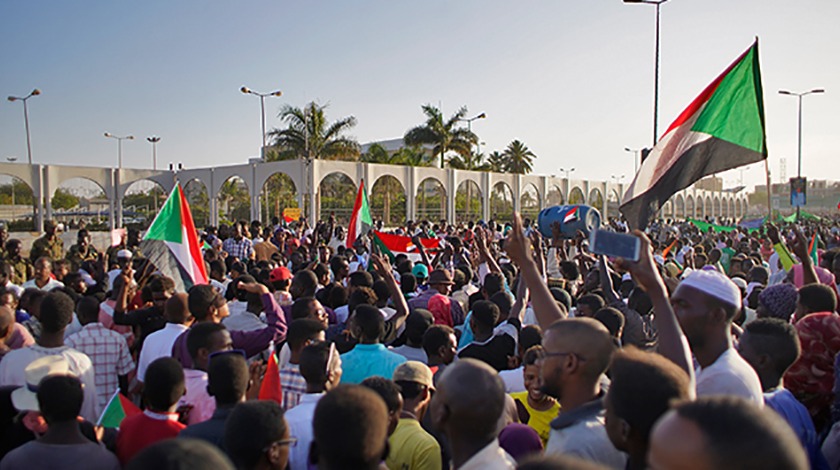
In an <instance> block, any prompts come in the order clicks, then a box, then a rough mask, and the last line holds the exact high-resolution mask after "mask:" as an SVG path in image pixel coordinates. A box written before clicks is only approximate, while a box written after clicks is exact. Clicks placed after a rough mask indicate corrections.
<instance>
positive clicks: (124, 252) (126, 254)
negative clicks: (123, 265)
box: [117, 250, 131, 259]
mask: <svg viewBox="0 0 840 470" xmlns="http://www.w3.org/2000/svg"><path fill="white" fill-rule="evenodd" d="M117 258H128V259H131V251H130V250H120V251H118V252H117Z"/></svg>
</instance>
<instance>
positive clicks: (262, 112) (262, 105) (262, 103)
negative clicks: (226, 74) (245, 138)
mask: <svg viewBox="0 0 840 470" xmlns="http://www.w3.org/2000/svg"><path fill="white" fill-rule="evenodd" d="M239 91H241V92H242V93H245V94H246V95H256V96H259V97H260V119H261V122H262V147H260V158H262V159H263V160H265V97H266V96H280V95H282V94H283V92H281V91H279V90H278V91H272V92H271V93H260V92H257V91H254V90H252V89H250V88H248V87H246V86H244V87H242V88H240V89H239Z"/></svg>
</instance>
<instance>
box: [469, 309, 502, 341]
mask: <svg viewBox="0 0 840 470" xmlns="http://www.w3.org/2000/svg"><path fill="white" fill-rule="evenodd" d="M498 321H499V307H498V306H497V305H496V304H494V303H493V302H491V301H489V300H479V301H478V302H476V303H475V304H473V309H472V316H471V317H470V328H472V330H473V333H475V335H476V336H485V335H490V334H492V333H493V328H495V327H496V322H498Z"/></svg>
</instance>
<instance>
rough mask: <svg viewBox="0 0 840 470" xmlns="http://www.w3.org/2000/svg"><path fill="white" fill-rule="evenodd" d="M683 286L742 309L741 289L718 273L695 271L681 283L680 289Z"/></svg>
mask: <svg viewBox="0 0 840 470" xmlns="http://www.w3.org/2000/svg"><path fill="white" fill-rule="evenodd" d="M682 286H686V287H691V288H694V289H697V290H699V291H700V292H703V293H704V294H707V295H709V296H711V297H714V298H716V299H718V300H720V301H721V302H724V303H726V304H729V305H733V306H735V307H738V308H741V305H742V300H741V289H739V288H738V286H737V285H735V283H734V282H732V280H731V279H729V278H728V277H726V276H725V275H724V274H721V273H719V272H717V271H706V270H697V271H693V272H692V273H691V274H689V275H688V276H686V277H685V279H683V281H682V282H681V283H680V287H682Z"/></svg>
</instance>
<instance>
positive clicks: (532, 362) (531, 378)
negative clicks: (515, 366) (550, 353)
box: [522, 345, 545, 402]
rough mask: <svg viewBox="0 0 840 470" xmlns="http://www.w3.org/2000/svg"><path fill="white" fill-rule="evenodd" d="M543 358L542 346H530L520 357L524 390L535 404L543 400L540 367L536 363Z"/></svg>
mask: <svg viewBox="0 0 840 470" xmlns="http://www.w3.org/2000/svg"><path fill="white" fill-rule="evenodd" d="M544 357H545V350H544V349H543V347H542V346H540V345H536V346H531V347H530V348H528V349H527V350H526V351H525V354H523V355H522V379H523V382H524V383H525V390H526V391H527V392H528V396H529V397H530V398H531V400H533V401H535V402H540V401H542V400H543V399H545V394H544V393H543V392H542V389H541V386H542V383H541V382H540V365H539V364H538V362H539V361H540V359H542V358H544Z"/></svg>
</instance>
